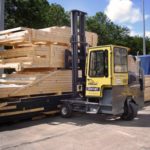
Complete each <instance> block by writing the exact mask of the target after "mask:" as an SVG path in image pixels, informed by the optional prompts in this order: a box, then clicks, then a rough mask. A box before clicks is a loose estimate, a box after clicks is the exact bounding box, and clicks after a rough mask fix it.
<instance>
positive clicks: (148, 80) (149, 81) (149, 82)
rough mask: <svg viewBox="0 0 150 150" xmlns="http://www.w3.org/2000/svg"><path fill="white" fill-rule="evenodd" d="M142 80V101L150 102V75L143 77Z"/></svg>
mask: <svg viewBox="0 0 150 150" xmlns="http://www.w3.org/2000/svg"><path fill="white" fill-rule="evenodd" d="M144 79H145V81H144V85H145V89H144V100H145V101H150V75H145V77H144Z"/></svg>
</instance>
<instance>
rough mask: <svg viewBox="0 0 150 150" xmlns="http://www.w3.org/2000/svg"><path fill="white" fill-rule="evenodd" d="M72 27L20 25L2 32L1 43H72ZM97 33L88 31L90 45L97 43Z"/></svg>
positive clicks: (87, 38) (23, 44) (21, 44)
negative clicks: (31, 26)
mask: <svg viewBox="0 0 150 150" xmlns="http://www.w3.org/2000/svg"><path fill="white" fill-rule="evenodd" d="M70 37H71V29H70V28H69V27H66V26H64V27H50V28H45V29H38V30H36V29H30V28H23V27H18V28H14V29H10V30H5V31H1V32H0V44H2V45H13V46H14V45H15V46H25V45H26V46H27V45H32V44H47V43H53V44H60V45H70ZM97 38H98V36H97V34H95V33H92V32H86V41H87V43H88V44H89V45H90V46H96V45H97Z"/></svg>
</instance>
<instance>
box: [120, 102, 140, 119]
mask: <svg viewBox="0 0 150 150" xmlns="http://www.w3.org/2000/svg"><path fill="white" fill-rule="evenodd" d="M137 112H138V106H137V104H136V103H134V102H133V101H129V102H127V103H125V106H124V113H123V114H122V116H121V119H123V120H127V121H130V120H133V119H134V118H135V117H136V116H137Z"/></svg>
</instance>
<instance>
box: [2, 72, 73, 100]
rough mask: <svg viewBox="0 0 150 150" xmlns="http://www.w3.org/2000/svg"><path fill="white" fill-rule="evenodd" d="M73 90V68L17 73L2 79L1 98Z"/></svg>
mask: <svg viewBox="0 0 150 150" xmlns="http://www.w3.org/2000/svg"><path fill="white" fill-rule="evenodd" d="M71 91H72V75H71V70H56V71H47V72H45V71H44V72H43V73H42V72H38V73H37V72H36V73H35V72H28V73H26V74H25V73H23V74H19V73H15V74H12V75H8V76H6V77H5V78H1V79H0V98H8V97H18V96H31V95H39V94H51V93H57V94H61V93H63V92H71Z"/></svg>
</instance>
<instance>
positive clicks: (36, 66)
mask: <svg viewBox="0 0 150 150" xmlns="http://www.w3.org/2000/svg"><path fill="white" fill-rule="evenodd" d="M70 37H71V29H70V28H69V27H49V28H44V29H30V28H23V27H18V28H14V29H9V30H4V31H1V32H0V45H1V46H5V47H6V48H7V49H5V50H3V51H0V69H4V70H5V72H6V71H8V72H10V70H13V72H12V73H11V74H10V73H5V74H2V75H1V77H0V98H8V97H23V96H32V95H39V94H53V93H55V94H61V93H64V92H71V91H72V75H71V70H65V69H64V64H65V62H64V60H65V59H64V53H65V50H66V49H67V50H70ZM97 39H98V37H97V35H96V34H95V33H92V32H86V41H87V43H88V45H90V46H96V45H97ZM70 51H71V50H70Z"/></svg>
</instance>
